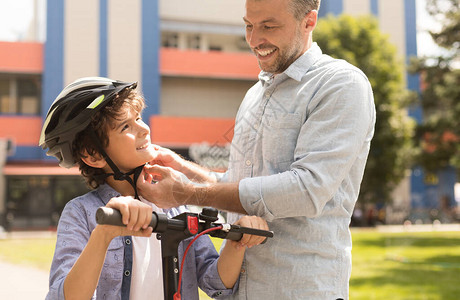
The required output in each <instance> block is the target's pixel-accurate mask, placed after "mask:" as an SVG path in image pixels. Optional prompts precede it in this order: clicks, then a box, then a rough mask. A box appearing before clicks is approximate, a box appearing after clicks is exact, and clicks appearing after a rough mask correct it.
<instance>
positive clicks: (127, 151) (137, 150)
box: [104, 106, 155, 173]
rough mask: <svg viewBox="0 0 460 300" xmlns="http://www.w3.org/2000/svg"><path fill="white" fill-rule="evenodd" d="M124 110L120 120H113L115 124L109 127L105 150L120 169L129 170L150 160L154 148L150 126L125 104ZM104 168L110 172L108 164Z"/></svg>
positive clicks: (152, 156)
mask: <svg viewBox="0 0 460 300" xmlns="http://www.w3.org/2000/svg"><path fill="white" fill-rule="evenodd" d="M125 111H126V114H125V116H123V118H121V119H122V120H115V122H114V125H115V126H114V127H113V126H110V127H109V129H108V131H107V134H108V137H109V145H108V146H107V148H106V149H105V151H106V152H107V155H108V156H109V157H110V158H111V159H112V161H113V162H114V163H115V165H116V166H117V167H118V168H119V169H120V171H122V172H129V171H131V170H133V169H134V168H136V167H138V166H140V165H143V164H145V163H146V162H149V161H151V160H152V159H153V158H154V154H155V149H154V147H153V146H152V144H151V143H150V128H149V127H148V126H147V124H145V123H144V122H143V121H142V119H141V116H140V114H139V113H137V112H136V111H135V110H133V109H132V108H128V107H126V106H125ZM104 170H105V172H106V173H111V172H112V170H111V169H110V167H109V166H108V165H106V166H105V167H104Z"/></svg>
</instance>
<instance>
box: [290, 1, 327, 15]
mask: <svg viewBox="0 0 460 300" xmlns="http://www.w3.org/2000/svg"><path fill="white" fill-rule="evenodd" d="M290 1H291V4H290V6H291V10H292V13H293V15H294V17H295V18H296V19H297V20H301V19H303V17H305V15H306V14H307V13H309V12H310V11H312V10H319V5H320V3H321V0H290Z"/></svg>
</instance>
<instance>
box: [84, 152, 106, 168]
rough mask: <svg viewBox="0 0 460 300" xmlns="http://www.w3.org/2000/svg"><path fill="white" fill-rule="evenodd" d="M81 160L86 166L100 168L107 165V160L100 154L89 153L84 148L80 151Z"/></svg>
mask: <svg viewBox="0 0 460 300" xmlns="http://www.w3.org/2000/svg"><path fill="white" fill-rule="evenodd" d="M81 160H82V161H83V162H84V163H85V164H87V165H88V166H90V167H93V168H100V169H102V168H103V167H105V166H106V165H107V162H106V161H105V159H104V158H103V157H102V156H101V155H99V153H95V154H94V155H89V154H88V151H86V149H85V150H83V152H82V156H81Z"/></svg>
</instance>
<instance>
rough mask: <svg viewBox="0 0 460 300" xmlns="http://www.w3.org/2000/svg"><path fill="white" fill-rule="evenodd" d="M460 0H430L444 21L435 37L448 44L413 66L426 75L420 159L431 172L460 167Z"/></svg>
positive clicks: (415, 60) (419, 130)
mask: <svg viewBox="0 0 460 300" xmlns="http://www.w3.org/2000/svg"><path fill="white" fill-rule="evenodd" d="M459 2H460V0H428V1H427V7H426V8H427V11H428V12H429V14H430V15H431V16H433V17H434V18H435V19H436V20H437V21H438V22H440V24H442V29H441V30H440V31H439V32H430V34H431V37H432V38H433V40H434V41H435V43H436V44H438V45H439V46H440V47H442V48H444V51H443V53H442V54H441V55H439V56H437V57H422V58H413V59H412V61H411V68H410V70H411V71H412V72H414V73H419V74H420V75H421V79H422V82H423V84H422V91H421V95H420V105H421V107H422V109H423V120H422V122H421V123H420V124H419V125H418V128H417V140H418V141H420V146H421V149H422V151H421V154H420V156H419V157H418V163H419V164H420V165H422V166H423V167H424V168H425V169H426V170H427V171H429V172H436V171H437V170H439V169H441V168H443V167H447V166H454V167H456V168H457V170H460V117H459V116H460V3H459Z"/></svg>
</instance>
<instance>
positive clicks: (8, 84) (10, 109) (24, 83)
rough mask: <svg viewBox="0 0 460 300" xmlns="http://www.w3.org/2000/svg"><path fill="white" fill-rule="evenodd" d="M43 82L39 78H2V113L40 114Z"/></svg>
mask: <svg viewBox="0 0 460 300" xmlns="http://www.w3.org/2000/svg"><path fill="white" fill-rule="evenodd" d="M40 99H41V80H40V77H39V76H6V75H4V76H1V77H0V113H3V114H20V115H38V114H40V101H41V100H40Z"/></svg>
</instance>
